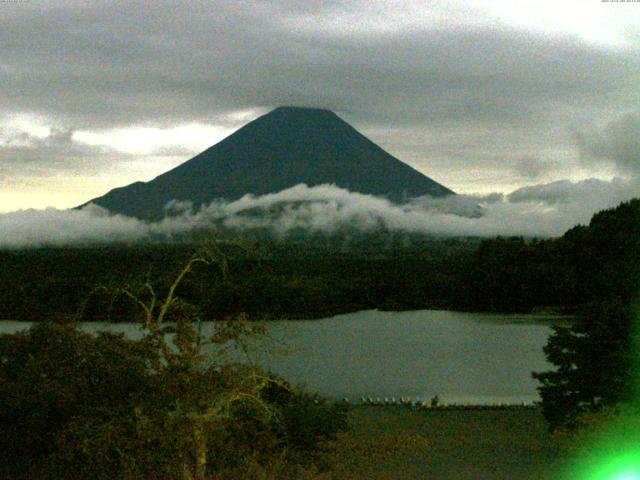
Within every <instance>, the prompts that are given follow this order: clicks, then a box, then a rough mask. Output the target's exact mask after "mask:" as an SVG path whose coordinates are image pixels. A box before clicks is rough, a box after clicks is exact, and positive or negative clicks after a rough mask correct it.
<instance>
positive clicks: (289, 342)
mask: <svg viewBox="0 0 640 480" xmlns="http://www.w3.org/2000/svg"><path fill="white" fill-rule="evenodd" d="M561 320H562V319H559V318H558V317H550V316H541V315H504V314H484V313H462V312H451V311H438V310H420V311H410V312H380V311H377V310H371V311H363V312H357V313H350V314H345V315H337V316H335V317H331V318H326V319H321V320H308V321H300V320H297V321H275V322H269V323H268V324H267V325H268V331H269V336H270V339H269V340H268V341H260V342H258V344H257V345H255V348H256V350H258V351H260V352H262V351H263V350H266V352H262V353H257V354H256V358H257V360H259V361H261V362H262V363H263V364H266V365H268V366H269V367H270V368H271V369H272V370H273V371H274V372H277V373H279V374H281V375H282V376H283V377H285V378H287V379H288V380H290V381H291V382H293V383H295V384H299V385H304V386H306V387H307V388H308V389H309V390H311V391H314V392H318V393H320V394H321V395H323V396H327V397H331V398H336V399H337V398H342V397H348V398H349V399H351V400H353V401H359V400H360V397H369V396H370V397H374V398H375V397H380V398H384V397H396V398H398V397H401V396H402V397H411V398H412V399H415V398H416V397H418V398H420V399H422V400H428V399H430V398H431V397H433V396H434V395H438V396H439V398H440V400H441V401H443V402H448V403H465V402H470V403H520V402H533V401H536V400H539V396H538V394H537V391H536V387H537V385H538V383H537V382H536V381H535V380H533V379H532V378H531V372H532V371H545V370H549V369H551V365H550V364H549V363H547V361H546V360H545V357H544V353H543V350H542V348H543V346H544V345H545V344H546V342H547V338H548V336H549V334H550V333H551V328H550V326H551V325H552V324H554V323H557V322H558V321H561ZM27 326H28V324H25V323H24V322H10V321H3V322H0V333H11V332H15V331H17V330H20V329H22V328H26V327H27ZM82 328H83V329H84V330H86V331H97V330H109V331H119V332H125V333H126V334H127V335H128V336H130V337H139V336H140V335H141V332H140V330H139V327H138V326H137V325H134V324H108V323H84V324H82ZM212 329H213V325H211V324H205V325H204V328H203V330H204V332H205V333H206V331H207V330H209V331H211V330H212Z"/></svg>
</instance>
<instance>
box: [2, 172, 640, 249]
mask: <svg viewBox="0 0 640 480" xmlns="http://www.w3.org/2000/svg"><path fill="white" fill-rule="evenodd" d="M606 183H607V182H602V181H598V180H587V181H584V182H577V183H572V182H566V181H565V182H554V183H551V184H546V185H535V186H531V187H527V188H524V189H520V190H517V191H515V192H513V193H511V194H510V195H507V196H503V195H501V194H494V195H487V196H458V197H453V196H452V197H447V198H444V199H442V198H439V199H434V198H430V197H423V198H420V199H416V200H414V201H412V202H411V203H408V204H405V205H397V204H393V203H391V202H389V201H388V200H387V199H384V198H380V197H374V196H371V195H364V194H361V193H355V192H349V191H347V190H344V189H341V188H339V187H336V186H334V185H320V186H316V187H308V186H306V185H297V186H295V187H292V188H289V189H286V190H283V191H281V192H278V193H274V194H268V195H263V196H258V197H255V196H253V195H246V196H244V197H243V198H241V199H239V200H237V201H235V202H229V203H226V202H214V203H212V204H211V205H209V206H207V207H204V208H201V209H200V210H198V211H193V210H192V206H191V205H190V204H188V203H185V202H170V203H169V204H168V205H167V211H168V212H169V213H170V216H167V217H165V218H164V219H163V220H162V221H160V222H156V223H146V222H143V221H140V220H136V219H132V218H127V217H124V216H122V215H112V214H110V213H109V212H108V211H106V210H104V209H103V208H101V207H97V206H95V205H89V206H87V207H86V208H84V209H82V210H56V209H46V210H26V211H20V212H13V213H9V214H0V232H2V233H1V234H0V247H4V248H17V247H28V246H41V245H45V244H53V245H65V244H74V243H82V242H110V241H118V240H119V241H137V240H143V239H148V238H156V239H159V238H164V239H171V238H173V237H174V236H176V235H180V234H183V233H185V232H188V231H189V230H191V229H193V228H196V227H216V226H218V227H220V226H224V227H225V228H227V229H235V230H240V231H243V230H250V229H256V228H258V229H270V230H271V231H273V232H274V233H275V234H277V235H285V234H286V233H288V232H290V231H291V230H293V229H305V230H308V231H310V232H325V233H332V232H335V231H337V230H338V229H342V228H348V229H353V228H357V229H361V230H363V231H373V230H375V229H377V228H381V227H382V228H387V229H390V230H394V231H405V232H415V233H424V234H430V235H442V236H451V235H455V236H460V235H465V236H469V235H471V236H494V235H526V236H542V237H547V236H558V235H561V234H562V233H563V232H564V231H566V230H567V229H569V228H571V227H572V226H574V225H576V224H579V223H582V224H584V223H588V221H589V219H590V218H591V216H592V215H593V213H594V212H595V211H596V210H600V209H603V208H607V207H612V206H615V205H616V204H617V203H619V202H620V201H623V200H628V199H629V198H631V197H632V196H633V192H637V191H638V187H639V186H640V185H638V182H635V183H633V182H629V181H624V180H614V181H613V182H610V185H606Z"/></svg>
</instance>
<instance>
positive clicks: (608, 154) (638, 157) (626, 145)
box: [576, 112, 640, 174]
mask: <svg viewBox="0 0 640 480" xmlns="http://www.w3.org/2000/svg"><path fill="white" fill-rule="evenodd" d="M576 137H577V140H578V145H579V146H580V151H581V154H582V157H583V159H584V160H585V161H586V162H587V163H594V162H596V163H597V162H598V161H602V160H604V161H609V162H612V163H613V164H614V165H615V166H616V168H617V169H618V170H619V171H620V172H622V173H630V174H638V173H640V112H635V113H629V114H626V115H623V116H621V117H620V118H617V119H615V120H613V121H611V122H609V123H608V124H606V125H605V126H604V128H601V129H598V128H596V127H592V128H591V129H590V130H588V131H578V132H577V133H576Z"/></svg>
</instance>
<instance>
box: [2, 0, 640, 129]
mask: <svg viewBox="0 0 640 480" xmlns="http://www.w3.org/2000/svg"><path fill="white" fill-rule="evenodd" d="M29 3H30V4H29V5H25V6H24V8H12V9H10V10H8V9H7V8H4V7H3V11H2V14H3V15H2V16H0V44H2V45H3V52H2V61H1V63H2V65H3V69H2V83H3V85H4V88H3V89H2V91H1V92H0V104H2V105H3V106H4V108H9V109H14V110H16V111H35V112H39V113H44V114H48V115H52V116H55V117H56V118H63V119H64V120H65V122H66V123H68V124H70V125H71V126H72V127H73V128H88V127H100V126H103V127H108V126H114V125H127V124H130V123H141V122H145V121H146V122H154V123H159V122H163V121H164V122H169V123H170V122H176V121H182V120H184V119H190V120H200V121H202V120H206V121H212V122H216V121H219V120H220V121H222V118H221V116H223V115H224V114H225V113H227V112H230V111H235V110H239V109H243V108H252V107H260V106H263V107H270V106H275V105H280V104H298V105H308V106H320V107H326V108H331V109H333V110H337V111H341V112H344V113H346V114H347V115H349V116H350V117H352V118H353V119H356V120H360V121H362V122H364V123H373V124H375V123H378V124H383V123H387V122H394V123H396V124H402V123H409V124H412V125H414V124H423V125H428V124H431V123H435V122H437V123H439V124H441V123H443V122H452V123H456V122H467V121H474V120H478V121H479V120H482V121H487V120H490V121H495V122H498V123H500V122H522V121H526V120H527V119H529V118H530V117H531V116H532V115H535V114H536V113H538V112H540V111H545V112H547V113H553V112H554V111H558V112H559V111H561V109H563V108H565V107H567V106H569V107H571V106H573V107H576V108H577V106H578V105H580V104H584V103H585V102H587V103H588V104H589V105H590V107H591V108H594V107H597V106H598V105H610V104H611V103H617V102H619V101H622V99H623V98H624V97H625V95H627V94H628V93H629V90H630V87H629V82H628V79H629V77H630V75H636V74H637V72H638V66H639V61H638V57H637V56H635V55H634V54H633V53H635V52H626V53H625V52H621V51H613V50H606V49H601V48H598V47H594V46H590V45H587V44H585V43H579V42H578V41H568V40H569V39H567V38H554V37H551V36H543V35H536V34H529V33H526V34H525V33H523V32H521V31H516V30H506V29H503V30H499V29H472V30H462V29H457V30H456V29H452V30H441V29H440V30H439V29H436V30H427V31H420V30H414V29H408V30H407V31H391V32H382V33H379V32H376V31H375V30H372V31H371V32H370V33H367V32H366V31H365V32H364V33H361V34H355V35H344V34H342V33H340V32H335V31H332V30H331V29H322V28H311V27H313V24H314V22H320V24H322V23H321V22H322V21H323V19H331V18H333V17H334V16H335V15H337V14H339V13H340V12H344V11H346V10H348V11H352V10H353V8H350V7H347V5H349V4H348V3H347V2H257V1H256V2H145V3H142V2H104V1H95V2H91V3H81V2H64V3H62V4H59V5H55V4H52V3H42V2H29ZM363 12H366V9H364V10H363ZM365 17H366V15H363V16H362V21H365V20H366V18H365ZM627 99H628V96H627Z"/></svg>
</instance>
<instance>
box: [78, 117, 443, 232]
mask: <svg viewBox="0 0 640 480" xmlns="http://www.w3.org/2000/svg"><path fill="white" fill-rule="evenodd" d="M300 183H305V184H307V185H309V186H315V185H320V184H326V183H331V184H335V185H337V186H339V187H341V188H345V189H348V190H351V191H356V192H360V193H366V194H372V195H378V196H384V197H387V198H389V199H390V200H393V201H396V202H401V201H404V200H407V199H409V198H414V197H418V196H423V195H432V196H436V197H438V196H444V195H450V194H454V192H453V191H452V190H450V189H448V188H447V187H445V186H443V185H441V184H439V183H437V182H435V181H434V180H432V179H430V178H429V177H427V176H425V175H423V174H422V173H420V172H418V171H417V170H415V169H413V168H412V167H410V166H409V165H407V164H405V163H403V162H401V161H400V160H398V159H397V158H395V157H393V156H392V155H390V154H389V153H387V152H386V151H384V150H383V149H382V148H381V147H379V146H378V145H376V144H375V143H373V142H372V141H371V140H369V139H368V138H367V137H365V136H364V135H363V134H361V133H360V132H358V131H357V130H356V129H355V128H353V127H352V126H351V125H349V124H348V123H347V122H345V121H344V120H342V119H341V118H340V117H339V116H338V115H336V114H335V113H334V112H332V111H330V110H326V109H320V108H307V107H293V106H285V107H278V108H276V109H274V110H272V111H271V112H269V113H267V114H265V115H262V116H260V117H258V118H257V119H255V120H253V121H251V122H249V123H247V124H246V125H244V126H243V127H241V128H240V129H238V130H236V131H235V132H234V133H232V134H231V135H229V136H228V137H226V138H225V139H223V140H222V141H220V142H218V143H217V144H215V145H213V146H211V147H209V148H207V149H206V150H204V151H203V152H201V153H199V154H198V155H196V156H195V157H193V158H191V159H190V160H187V161H186V162H184V163H182V164H180V165H178V166H176V167H175V168H173V169H171V170H169V171H167V172H165V173H163V174H161V175H159V176H157V177H156V178H154V179H153V180H150V181H149V182H134V183H132V184H130V185H127V186H124V187H119V188H115V189H113V190H111V191H110V192H108V193H107V194H106V195H103V196H101V197H98V198H95V199H93V200H90V201H89V202H87V203H85V204H83V205H82V206H84V205H87V204H88V203H95V204H97V205H99V206H101V207H104V208H106V209H108V210H110V211H112V212H114V213H120V214H124V215H128V216H131V217H136V218H140V219H145V220H159V219H160V218H162V216H164V207H165V205H166V204H167V203H168V202H169V201H171V200H179V201H190V202H192V203H193V205H194V206H195V207H196V208H197V207H199V206H200V205H203V204H209V203H211V202H212V201H214V200H227V201H233V200H237V199H238V198H241V197H242V196H244V195H245V194H247V193H251V194H254V195H264V194H267V193H275V192H278V191H282V190H284V189H286V188H289V187H292V186H294V185H297V184H300Z"/></svg>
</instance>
